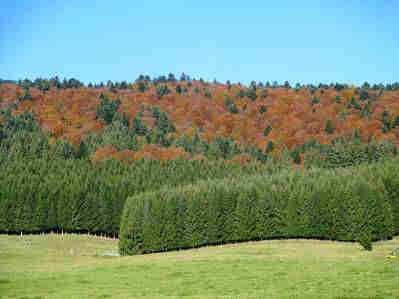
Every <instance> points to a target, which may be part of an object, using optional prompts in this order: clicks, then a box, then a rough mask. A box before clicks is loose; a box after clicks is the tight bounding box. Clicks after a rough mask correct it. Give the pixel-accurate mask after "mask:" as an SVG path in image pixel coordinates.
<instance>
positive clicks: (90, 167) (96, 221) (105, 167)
mask: <svg viewBox="0 0 399 299" xmlns="http://www.w3.org/2000/svg"><path fill="white" fill-rule="evenodd" d="M0 165H1V171H0V232H7V233H19V232H46V231H61V230H64V231H70V232H90V233H105V234H109V235H117V234H118V230H119V223H120V215H121V212H122V209H123V205H124V202H125V200H126V198H127V197H128V196H131V195H134V194H137V193H140V192H143V191H148V190H157V189H159V188H161V187H162V186H169V187H173V186H177V185H180V184H186V183H193V182H195V181H196V180H199V179H206V178H210V179H212V178H223V177H229V176H233V175H234V176H244V175H247V174H251V173H252V174H253V173H257V172H263V171H265V170H266V167H265V166H264V165H261V164H252V165H248V166H241V165H237V164H231V163H230V164H227V163H223V162H222V161H220V162H217V161H214V162H207V161H185V160H173V161H168V162H161V161H154V160H150V161H148V160H147V161H146V160H140V161H137V162H135V163H134V164H123V163H121V162H118V161H113V160H110V161H105V162H102V163H99V164H91V163H90V161H88V160H83V159H82V160H81V159H69V160H66V159H50V160H49V159H46V158H32V157H28V158H23V157H22V158H19V159H4V160H2V159H0Z"/></svg>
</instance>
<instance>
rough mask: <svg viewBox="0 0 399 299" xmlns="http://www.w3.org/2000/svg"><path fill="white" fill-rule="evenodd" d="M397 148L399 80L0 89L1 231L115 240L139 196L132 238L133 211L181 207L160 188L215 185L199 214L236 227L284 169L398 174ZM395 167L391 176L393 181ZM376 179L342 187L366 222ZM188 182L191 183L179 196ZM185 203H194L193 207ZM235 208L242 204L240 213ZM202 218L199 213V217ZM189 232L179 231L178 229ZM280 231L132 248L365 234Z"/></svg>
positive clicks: (46, 84) (392, 184) (141, 81)
mask: <svg viewBox="0 0 399 299" xmlns="http://www.w3.org/2000/svg"><path fill="white" fill-rule="evenodd" d="M398 145H399V84H392V85H375V86H370V85H369V84H367V83H365V84H363V86H361V87H354V86H348V85H345V84H330V85H323V84H320V85H318V86H313V85H306V86H302V85H299V84H297V85H296V86H295V87H291V86H290V85H289V84H288V82H286V83H284V84H283V85H279V84H277V83H272V84H270V83H268V82H266V83H260V82H252V83H251V84H250V85H249V86H244V85H242V84H239V83H236V84H232V83H230V82H226V83H223V84H222V83H218V82H216V81H215V82H212V83H210V82H204V81H203V80H201V79H200V80H195V79H191V78H190V77H188V76H187V75H184V74H183V75H182V76H181V78H179V80H177V79H176V78H175V76H174V75H172V74H170V75H168V76H161V77H158V78H153V79H151V78H149V77H148V76H140V77H139V78H138V79H137V80H135V81H134V82H129V83H128V82H111V81H109V82H107V83H106V84H102V83H100V84H88V85H85V84H83V83H81V82H80V81H78V80H76V79H68V80H67V79H64V80H62V81H61V80H59V79H58V78H57V77H55V78H52V79H49V80H47V79H36V80H34V81H30V80H23V81H19V82H13V81H1V82H0V166H1V172H0V232H7V233H19V232H44V231H46V232H47V231H54V230H56V231H61V230H64V231H75V232H92V233H105V234H108V235H117V234H118V233H119V229H120V219H121V214H122V211H123V208H124V204H125V201H126V199H127V198H128V197H131V198H132V199H131V200H130V201H129V205H128V207H127V208H126V212H125V214H126V217H125V218H126V219H127V220H126V221H127V224H125V226H124V231H127V234H126V236H127V237H130V236H132V235H131V234H130V232H131V231H130V230H131V226H130V224H129V221H131V220H130V218H129V215H130V214H134V213H136V212H140V209H141V207H137V205H138V204H140V202H142V199H143V198H144V199H145V201H148V202H149V203H150V202H154V205H156V204H157V200H158V198H161V197H165V198H167V199H168V200H169V196H172V197H173V198H172V199H171V200H172V201H173V200H175V198H174V196H180V195H177V193H175V191H170V194H171V195H169V193H166V194H165V193H164V191H162V190H189V191H188V192H189V193H190V194H192V196H194V198H193V200H192V202H193V203H196V202H198V203H200V202H201V200H200V199H199V198H201V196H202V195H201V196H200V195H199V193H202V191H201V190H203V191H204V190H208V188H211V189H212V190H214V191H215V192H216V193H212V194H211V195H210V196H209V200H211V201H210V202H211V203H212V204H215V205H216V208H215V209H211V210H209V211H208V210H206V209H201V210H200V212H209V213H210V214H209V215H205V216H204V217H203V218H201V217H200V218H201V219H202V220H203V221H206V219H208V218H207V217H211V218H212V217H213V216H212V215H213V214H212V213H213V212H215V213H216V212H217V211H218V209H219V208H221V209H222V210H223V212H222V214H223V217H227V218H226V219H225V220H226V221H231V219H230V218H229V215H227V214H230V212H229V213H227V212H226V211H230V210H229V209H234V210H235V209H238V211H239V212H242V211H241V208H245V207H246V205H245V204H244V205H243V206H240V205H241V203H242V204H243V202H241V200H244V201H247V199H248V200H250V198H247V197H246V195H248V194H246V193H245V194H244V193H242V194H241V193H240V192H243V191H242V190H241V189H243V190H244V189H245V188H244V186H255V185H254V182H260V180H263V178H265V182H264V183H263V184H264V185H262V184H261V186H260V188H261V189H262V188H263V189H265V188H269V187H270V186H269V183H270V181H266V178H268V177H270V176H271V175H274V174H277V173H280V171H281V170H284V171H294V172H296V171H299V172H301V171H306V170H304V169H308V168H315V167H317V168H323V169H335V168H340V169H341V168H342V167H352V166H356V165H358V164H363V163H375V162H378V163H380V161H381V160H388V161H391V162H387V163H388V164H387V165H390V164H389V163H392V164H393V165H396V164H397V159H394V156H396V155H397V147H398ZM391 158H393V159H391ZM376 165H383V164H376ZM381 167H382V166H381ZM354 169H355V170H351V171H354V173H357V172H355V171H356V169H357V168H354ZM387 169H388V168H387ZM389 169H391V172H390V173H394V172H395V171H392V168H389ZM320 173H321V175H323V177H324V178H325V180H326V181H328V178H329V177H330V176H337V177H340V179H338V178H337V180H338V181H339V182H341V181H342V180H344V181H345V180H346V178H345V175H341V170H337V171H336V172H320ZM344 174H345V173H344ZM386 174H387V173H386V172H384V175H386ZM305 176H306V174H305ZM341 176H342V177H341ZM290 177H291V174H290V175H289V176H288V178H290ZM340 180H341V181H340ZM268 182H269V183H268ZM303 182H304V183H303V184H305V185H306V184H309V186H310V187H309V188H310V189H314V187H315V186H317V185H318V182H317V181H312V182H310V183H309V182H307V181H305V180H304V181H303ZM370 182H373V180H368V181H367V182H366V183H365V184H363V183H364V182H358V181H355V182H353V184H352V185H351V184H349V185H348V187H347V188H349V189H350V190H349V191H345V190H341V189H339V190H335V189H334V190H333V191H332V192H333V195H331V198H333V199H334V200H335V199H336V198H338V197H340V196H341V195H340V194H341V193H342V192H343V193H345V192H351V193H350V194H353V197H351V196H349V197H350V199H351V200H355V204H354V205H353V206H348V207H349V209H351V208H352V207H358V205H360V207H359V208H356V209H358V210H359V209H360V210H359V213H365V212H364V205H365V204H367V203H368V202H367V201H366V202H363V201H357V199H356V198H358V193H359V192H363V191H359V192H358V188H360V189H361V188H363V187H364V186H366V187H364V188H366V189H367V190H366V191H365V192H374V191H375V190H374V188H375V186H374V184H371V186H369V185H367V184H369V183H370ZM197 183H198V185H196V184H197ZM280 183H281V182H280ZM188 184H191V185H192V186H193V187H186V189H180V188H183V187H184V186H185V185H188ZM326 184H327V185H328V183H326ZM382 185H383V186H384V188H385V189H387V190H394V189H395V188H396V186H397V181H396V180H394V181H390V180H388V179H386V182H384V183H383V184H382ZM197 186H199V187H197ZM202 186H205V187H202ZM221 186H222V187H221ZM262 186H263V187H262ZM301 186H302V184H293V185H292V189H293V190H294V189H296V188H298V190H302V189H301V188H302V187H301ZM359 186H360V187H359ZM352 187H353V188H354V189H353V190H352V189H351V188H352ZM190 188H194V189H190ZM197 188H199V189H198V190H200V191H199V193H198V192H197V191H196V190H197ZM201 188H202V189H201ZM219 188H220V190H219ZM224 188H227V190H228V191H226V190H225V189H224ZM248 188H249V187H248ZM270 188H271V187H270ZM159 190H161V191H159ZM218 190H219V191H218ZM245 190H246V189H245ZM265 190H266V189H265ZM362 190H363V189H362ZM247 191H248V192H252V191H251V190H247ZM143 192H144V193H143ZM145 192H147V193H148V192H150V193H151V192H160V193H151V194H156V196H155V199H152V198H149V197H148V195H146V194H147V193H145ZM168 192H169V191H168ZM184 192H186V191H184ZM226 192H227V193H226ZM295 192H296V191H295ZM387 192H388V191H384V190H382V191H381V190H378V192H376V193H375V194H378V198H381V199H382V200H383V201H384V202H385V203H387V204H385V203H380V202H378V200H377V202H376V203H375V206H376V207H380V208H379V209H380V211H381V214H378V215H377V216H375V217H376V218H378V217H383V219H382V218H381V219H380V218H378V219H374V218H373V219H372V221H377V222H378V223H385V224H381V227H383V228H382V230H381V231H380V230H377V231H375V232H370V233H369V237H370V238H372V239H381V238H387V237H391V236H392V234H393V233H396V232H397V230H396V226H395V225H396V222H395V221H397V220H396V219H397V218H396V213H397V212H396V211H397V208H396V205H397V201H396V199H397V195H396V193H395V192H394V191H392V192H391V191H390V192H391V193H389V194H391V195H392V196H391V195H388V193H387ZM150 193H148V194H150ZM184 194H185V193H184ZM184 194H183V195H184ZM287 194H288V195H287V196H288V197H290V196H294V195H293V194H294V193H287ZM295 194H296V193H295ZM309 194H313V193H309ZM183 195H181V196H183ZM151 196H152V195H151ZM151 196H150V197H151ZM226 196H227V198H230V199H231V200H232V201H231V202H230V203H231V204H232V205H233V206H228V207H225V208H224V207H223V202H219V199H221V200H223V198H225V197H226ZM236 196H239V197H240V198H239V199H237V198H236ZM295 196H296V195H295ZM309 196H310V195H309ZM311 196H313V195H311ZM320 196H322V195H320ZM329 196H330V195H329ZM391 197H392V198H393V199H392V198H391ZM255 198H256V197H255ZM147 199H148V200H147ZM313 200H314V198H313V197H312V198H307V197H306V198H305V199H304V200H303V201H302V202H299V203H298V205H295V203H292V204H293V206H292V207H291V209H293V211H296V210H295V209H299V210H302V209H304V207H303V206H302V205H303V204H307V203H308V202H310V203H313ZM325 200H326V202H328V200H327V199H325ZM270 202H273V201H272V200H271V201H270ZM320 202H321V201H320ZM388 202H389V204H388ZM177 203H178V204H179V205H181V206H184V205H185V204H186V202H185V200H184V199H183V198H181V199H179V200H178V201H177ZM236 203H237V205H238V204H240V205H238V206H237V207H236V206H235V204H236ZM258 204H262V201H261V202H260V203H258ZM331 204H332V203H331ZM334 204H336V202H334ZM373 204H374V203H373ZM219 205H220V206H219ZM380 205H382V206H380ZM173 207H174V206H172V207H171V208H173ZM211 207H212V206H211ZM381 207H383V208H381ZM136 208H137V210H135V209H136ZM318 208H321V207H318ZM336 208H337V209H338V211H340V213H345V211H347V210H346V208H342V207H340V206H337V207H336ZM130 209H132V210H133V211H131V210H130ZM193 209H194V210H193V211H192V212H193V213H194V214H193V215H194V216H195V217H197V216H198V215H197V214H196V213H197V212H198V211H197V210H196V209H197V207H194V208H193ZM276 209H277V208H276ZM354 209H355V208H354ZM146 211H147V212H146V213H150V212H151V209H150V208H148V209H147V208H146ZM276 211H279V213H280V212H281V213H283V214H284V215H285V214H286V213H291V212H292V211H291V210H287V209H286V208H285V207H280V208H278V209H277V210H276ZM172 212H173V211H172ZM174 212H176V211H174ZM174 212H173V213H174ZM176 213H177V212H176ZM179 213H180V212H178V213H177V214H176V215H179ZM226 213H227V214H226ZM298 213H300V212H298ZM392 213H393V214H392ZM233 214H234V213H233ZM248 215H251V214H248ZM248 215H247V216H248ZM158 216H159V215H158ZM194 216H193V217H194ZM247 216H245V217H247ZM184 217H185V216H184ZM184 217H183V216H182V217H181V219H184ZM223 217H222V218H223ZM245 217H244V218H245ZM284 217H285V216H284ZM135 218H136V219H139V218H140V217H135ZM222 218H221V219H222ZM250 218H251V217H250ZM361 218H362V217H360V218H356V219H357V220H356V219H355V220H356V221H358V219H361ZM153 219H156V216H154V217H153ZM245 219H247V218H245ZM345 219H346V218H343V220H342V221H345ZM175 220H176V221H177V219H174V221H175ZM266 220H267V219H266ZM266 220H265V221H266ZM355 220H353V221H352V220H350V219H349V220H348V222H351V223H352V222H353V223H352V224H353V225H354V227H355V228H354V230H356V229H358V228H359V225H361V223H360V222H356V221H355ZM143 221H145V219H144V220H143ZM182 221H183V220H182ZM223 221H224V220H223ZM262 221H263V220H262ZM281 221H283V220H281ZM329 221H330V220H329ZM331 221H332V220H331ZM334 221H335V220H334ZM377 222H376V223H377ZM310 223H313V222H310ZM359 223H360V224H359ZM386 223H388V224H386ZM171 225H172V224H171ZM179 225H180V223H173V226H175V227H176V229H177V230H179V229H180V227H179ZM279 225H283V226H282V227H280V228H279V231H280V232H281V233H275V234H274V233H273V234H271V235H269V233H268V232H262V233H259V234H258V233H257V234H258V235H256V234H255V235H254V234H252V233H246V232H237V233H234V234H233V233H232V232H229V233H226V235H224V236H212V237H209V236H208V235H207V233H208V232H207V231H202V230H201V229H202V228H199V231H200V232H201V234H203V235H204V236H205V237H204V239H201V240H200V241H198V242H197V241H193V242H191V241H190V242H188V243H186V240H181V239H179V238H180V237H176V238H177V239H175V240H172V241H173V242H174V243H173V242H172V241H171V242H172V243H171V244H169V245H167V248H164V247H162V246H166V245H165V244H163V243H162V242H161V243H162V244H158V245H156V246H155V245H154V246H152V245H148V246H147V245H145V246H144V247H143V248H138V249H137V250H133V249H132V248H130V247H129V246H130V245H127V247H128V248H127V249H126V252H142V251H143V252H145V251H152V250H153V251H158V250H167V249H170V248H182V247H186V246H189V247H192V246H199V245H203V244H209V243H214V242H216V243H217V242H222V243H223V242H226V241H235V240H248V239H254V238H255V239H256V238H268V237H273V236H278V237H281V236H283V237H286V236H288V237H295V236H309V237H317V236H318V237H321V238H336V239H353V238H355V237H356V236H355V235H356V234H357V233H353V232H352V233H350V237H346V235H345V234H344V233H342V232H341V233H337V234H335V232H331V234H330V233H328V234H327V233H325V232H324V231H323V232H320V231H316V232H315V231H312V232H309V231H307V230H306V229H305V231H304V233H298V234H295V233H293V232H292V231H290V230H288V231H287V230H286V228H284V225H286V224H281V223H280V224H279ZM287 225H288V224H287ZM385 225H386V227H385ZM152 227H153V228H156V226H152ZM233 227H235V226H234V225H231V229H233ZM367 227H369V226H367ZM240 229H241V228H240ZM249 229H250V230H253V229H254V228H253V227H250V228H249ZM195 230H197V228H195ZM357 232H358V231H357ZM342 236H343V237H342ZM201 238H202V237H201ZM158 240H162V238H160V239H158ZM153 241H154V240H153V239H151V240H149V241H148V242H150V243H151V242H153ZM129 242H130V241H129ZM129 242H128V244H135V243H134V242H133V243H132V242H130V243H129ZM154 242H155V241H154ZM136 245H137V244H135V245H134V246H136ZM137 246H138V245H137ZM140 246H141V245H140Z"/></svg>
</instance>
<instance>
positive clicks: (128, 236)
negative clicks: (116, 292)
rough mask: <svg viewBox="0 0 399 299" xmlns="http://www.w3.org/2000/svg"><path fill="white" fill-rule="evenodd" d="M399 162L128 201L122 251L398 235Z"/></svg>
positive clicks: (251, 179) (213, 184)
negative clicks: (265, 240)
mask: <svg viewBox="0 0 399 299" xmlns="http://www.w3.org/2000/svg"><path fill="white" fill-rule="evenodd" d="M398 190H399V163H398V160H397V159H396V160H390V161H385V162H379V163H375V164H363V165H361V166H356V167H352V168H339V169H320V168H319V169H316V168H314V169H309V170H306V171H304V172H300V171H293V170H285V171H281V172H278V173H274V174H269V175H259V174H256V175H249V176H247V177H240V178H232V179H222V180H207V181H201V182H197V183H195V184H192V185H187V186H180V187H176V188H174V189H170V188H168V189H161V190H158V191H151V192H145V193H141V194H138V195H136V196H133V197H130V198H129V199H128V200H127V201H126V203H125V208H124V212H123V215H122V219H121V228H120V234H119V250H120V253H121V254H140V253H150V252H158V251H167V250H175V249H183V248H193V247H199V246H204V245H210V244H223V243H229V242H240V241H249V240H264V239H270V238H317V239H331V240H343V241H359V242H361V243H362V244H363V245H364V247H365V248H368V249H370V248H371V242H372V241H374V240H383V239H389V238H391V237H392V236H393V235H394V234H398V233H399V192H398Z"/></svg>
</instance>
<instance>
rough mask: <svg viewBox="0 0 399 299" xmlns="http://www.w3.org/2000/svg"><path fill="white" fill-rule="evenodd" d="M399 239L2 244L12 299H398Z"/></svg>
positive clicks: (48, 239) (4, 280) (0, 262)
mask: <svg viewBox="0 0 399 299" xmlns="http://www.w3.org/2000/svg"><path fill="white" fill-rule="evenodd" d="M398 247H399V238H396V239H394V240H391V241H387V242H380V243H377V244H375V249H374V251H372V252H365V251H363V250H362V249H360V247H359V246H358V245H357V244H354V243H339V242H329V241H311V240H275V241H264V242H251V243H242V244H235V245H225V246H220V247H206V248H201V249H194V250H188V251H180V252H169V253H160V254H153V255H144V256H132V257H111V256H104V253H112V252H116V251H117V241H115V240H102V239H99V238H95V237H90V238H88V237H87V236H82V235H80V236H78V235H64V236H63V237H62V236H59V235H46V236H24V237H23V238H22V239H21V238H20V237H18V236H4V235H3V236H0V295H1V296H3V297H5V298H7V297H11V298H15V297H17V298H18V297H20V298H21V297H33V298H40V297H41V296H43V297H44V296H46V298H48V297H49V298H87V297H91V298H93V297H99V298H107V297H113V298H114V297H120V298H127V297H130V298H132V297H133V298H134V297H146V298H162V297H166V296H170V297H181V296H188V297H195V298H230V297H234V298H237V297H239V298H259V297H263V298H265V297H271V298H291V297H295V298H372V297H374V298H398V297H399V258H397V259H393V260H389V259H387V258H386V256H387V255H389V254H390V252H392V250H393V249H395V248H398Z"/></svg>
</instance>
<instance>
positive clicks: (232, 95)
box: [0, 74, 399, 163]
mask: <svg viewBox="0 0 399 299" xmlns="http://www.w3.org/2000/svg"><path fill="white" fill-rule="evenodd" d="M0 107H1V108H2V111H3V112H2V113H3V116H2V119H3V120H2V123H3V126H4V122H5V120H4V119H5V118H7V117H8V116H7V115H19V114H21V113H23V112H29V113H30V115H32V117H34V118H35V119H36V121H37V123H38V125H39V127H40V129H41V130H42V132H43V133H44V134H46V135H48V136H49V138H50V139H49V140H50V144H55V143H57V141H58V143H60V144H62V146H61V145H60V147H62V148H63V152H65V154H68V153H69V154H72V152H73V154H74V155H75V156H79V157H80V156H84V155H87V156H89V157H90V158H91V160H92V161H98V160H104V159H107V158H110V157H113V158H116V159H119V160H124V161H129V160H138V159H140V158H143V157H144V158H153V159H160V160H168V159H174V158H183V159H205V158H206V159H214V158H224V159H229V160H231V159H233V160H237V161H240V162H243V161H248V160H260V161H264V160H265V159H266V157H267V156H279V155H281V154H282V153H283V152H284V151H285V150H288V151H290V152H291V156H292V157H293V158H294V160H295V162H296V163H302V162H303V158H304V152H305V149H308V148H310V147H311V148H316V147H320V145H328V144H331V143H333V142H337V140H340V139H341V140H342V139H343V138H345V139H351V140H352V139H353V138H358V139H360V140H362V141H363V142H367V143H368V142H370V141H372V140H378V141H383V140H384V141H389V142H390V143H392V144H394V145H396V146H398V145H399V84H397V83H395V84H388V85H382V84H380V85H374V86H370V85H369V84H368V83H365V84H363V85H362V86H361V87H354V86H349V85H345V84H338V83H336V84H330V85H325V84H319V85H318V86H313V85H306V86H303V85H300V84H297V85H295V87H291V86H290V85H289V83H288V82H286V83H285V84H278V83H276V82H274V83H272V84H271V83H269V82H266V83H262V82H252V83H251V84H250V85H249V86H244V85H242V84H239V83H237V84H232V83H230V82H226V83H225V84H222V83H218V82H216V81H215V82H213V83H209V82H204V81H203V80H201V79H200V80H195V79H191V78H190V77H189V76H187V75H185V74H183V75H182V76H181V77H180V78H179V80H177V79H176V78H175V76H174V75H173V74H169V75H168V76H160V77H158V78H154V79H151V78H149V77H148V76H140V77H139V78H138V79H137V80H135V81H134V82H129V83H127V82H111V81H108V82H107V83H106V84H103V83H101V84H96V85H95V84H88V85H87V86H85V85H84V84H83V83H81V82H80V81H78V80H76V79H69V80H66V79H64V80H63V81H62V80H59V79H58V78H57V77H55V78H52V79H49V80H46V79H37V80H35V81H33V82H32V81H29V80H24V81H19V82H15V83H12V82H10V81H3V83H2V84H0ZM3 130H4V129H3ZM3 135H4V133H3Z"/></svg>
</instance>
